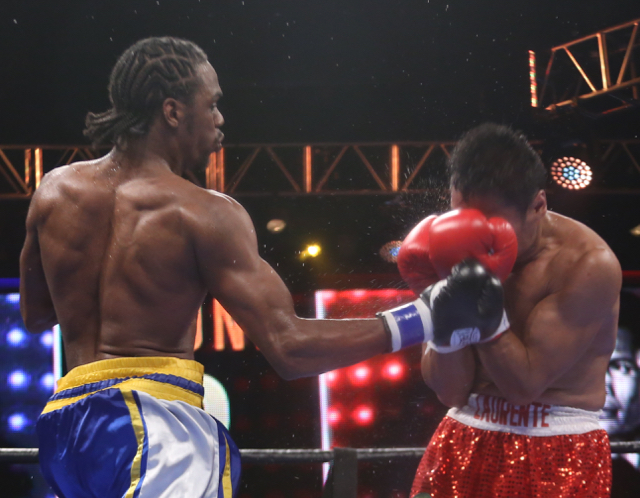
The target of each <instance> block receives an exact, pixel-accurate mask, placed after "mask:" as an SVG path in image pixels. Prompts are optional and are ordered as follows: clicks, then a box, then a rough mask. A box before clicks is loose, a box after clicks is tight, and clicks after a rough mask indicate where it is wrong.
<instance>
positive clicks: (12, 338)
mask: <svg viewBox="0 0 640 498" xmlns="http://www.w3.org/2000/svg"><path fill="white" fill-rule="evenodd" d="M27 340H28V337H27V333H26V332H25V331H24V330H22V329H19V328H17V327H16V328H14V329H11V330H10V331H9V332H8V333H7V343H8V344H9V345H10V346H14V347H16V348H19V347H21V346H24V345H25V344H26V342H27Z"/></svg>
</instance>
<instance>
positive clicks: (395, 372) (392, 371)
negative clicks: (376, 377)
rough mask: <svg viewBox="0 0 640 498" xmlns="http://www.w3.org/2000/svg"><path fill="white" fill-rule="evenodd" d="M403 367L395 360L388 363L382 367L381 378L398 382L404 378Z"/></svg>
mask: <svg viewBox="0 0 640 498" xmlns="http://www.w3.org/2000/svg"><path fill="white" fill-rule="evenodd" d="M404 372H405V368H404V365H403V364H402V363H401V362H399V361H396V360H392V361H389V362H388V363H386V364H385V365H384V367H382V375H383V377H385V378H387V379H389V380H400V379H401V378H402V377H403V376H404Z"/></svg>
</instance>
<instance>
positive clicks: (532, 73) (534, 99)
mask: <svg viewBox="0 0 640 498" xmlns="http://www.w3.org/2000/svg"><path fill="white" fill-rule="evenodd" d="M536 80H537V76H536V53H535V52H534V51H533V50H529V87H530V91H531V107H538V82H537V81H536Z"/></svg>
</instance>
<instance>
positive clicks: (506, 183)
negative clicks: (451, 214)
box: [449, 123, 547, 214]
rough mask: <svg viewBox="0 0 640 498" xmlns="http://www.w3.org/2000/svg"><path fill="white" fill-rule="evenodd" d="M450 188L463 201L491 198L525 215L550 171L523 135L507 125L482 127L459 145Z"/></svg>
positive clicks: (464, 136) (456, 149)
mask: <svg viewBox="0 0 640 498" xmlns="http://www.w3.org/2000/svg"><path fill="white" fill-rule="evenodd" d="M449 173H450V175H451V187H453V188H455V189H456V190H457V191H458V192H460V194H461V195H462V199H463V200H464V201H468V200H469V197H472V196H475V195H491V196H497V197H498V198H500V199H502V200H503V201H505V202H506V203H507V204H508V205H511V206H514V207H515V208H517V209H518V211H519V212H520V213H522V214H524V213H526V211H527V208H528V207H529V205H530V204H531V202H532V201H533V198H534V197H535V195H536V194H537V193H538V192H539V191H540V190H541V189H544V188H545V186H546V182H547V171H546V169H545V167H544V165H543V164H542V160H541V159H540V156H539V155H538V154H537V153H536V151H534V150H533V149H532V148H531V146H530V145H529V143H528V142H527V139H526V137H525V136H524V135H522V134H521V133H519V132H515V131H513V130H512V129H511V128H508V127H507V126H501V125H497V124H493V123H486V124H482V125H480V126H478V127H476V128H473V129H472V130H470V131H468V132H467V133H466V134H465V135H463V136H462V138H461V139H460V141H459V142H458V143H457V144H456V146H455V148H454V149H453V153H452V154H451V159H450V160H449Z"/></svg>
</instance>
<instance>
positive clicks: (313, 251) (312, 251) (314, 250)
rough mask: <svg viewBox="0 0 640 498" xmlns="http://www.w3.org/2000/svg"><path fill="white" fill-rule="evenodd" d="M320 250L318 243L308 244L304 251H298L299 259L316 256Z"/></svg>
mask: <svg viewBox="0 0 640 498" xmlns="http://www.w3.org/2000/svg"><path fill="white" fill-rule="evenodd" d="M321 252H322V247H320V245H319V244H309V245H308V246H307V247H306V248H305V249H304V251H302V252H301V253H300V259H307V258H316V257H318V256H319V255H320V253H321Z"/></svg>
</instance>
